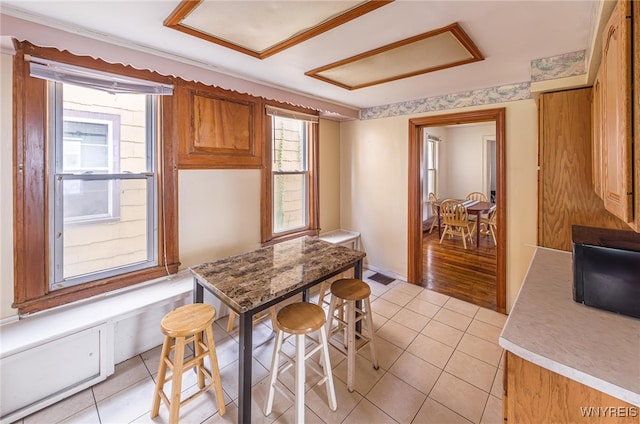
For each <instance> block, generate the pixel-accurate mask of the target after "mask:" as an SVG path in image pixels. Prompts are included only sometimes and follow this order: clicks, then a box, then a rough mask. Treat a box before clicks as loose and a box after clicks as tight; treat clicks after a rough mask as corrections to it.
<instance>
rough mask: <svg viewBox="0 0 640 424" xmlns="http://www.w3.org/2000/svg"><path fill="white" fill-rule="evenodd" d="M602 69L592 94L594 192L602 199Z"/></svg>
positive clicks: (599, 70) (597, 76)
mask: <svg viewBox="0 0 640 424" xmlns="http://www.w3.org/2000/svg"><path fill="white" fill-rule="evenodd" d="M601 80H602V67H600V68H599V69H598V73H597V75H596V79H595V81H594V82H593V89H592V92H591V95H592V101H591V131H592V134H591V151H592V154H593V156H592V159H591V162H592V164H593V166H592V172H593V175H592V176H591V180H592V182H593V191H595V193H596V194H597V195H598V197H600V198H601V199H602V175H603V172H602V166H603V164H602V82H601Z"/></svg>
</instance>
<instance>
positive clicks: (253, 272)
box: [189, 237, 366, 313]
mask: <svg viewBox="0 0 640 424" xmlns="http://www.w3.org/2000/svg"><path fill="white" fill-rule="evenodd" d="M365 256H366V254H365V253H364V252H360V251H356V250H352V249H349V248H347V247H344V246H338V245H335V244H332V243H329V242H326V241H324V240H320V239H318V238H317V237H301V238H297V239H294V240H289V241H285V242H282V243H278V244H275V245H273V246H268V247H263V248H261V249H258V250H255V251H253V252H248V253H243V254H240V255H236V256H230V257H228V258H223V259H218V260H215V261H211V262H206V263H203V264H200V265H197V266H193V267H191V268H189V269H190V270H191V272H192V273H193V275H194V277H195V278H196V279H197V280H198V282H200V283H201V284H202V285H204V286H205V287H206V288H208V289H209V290H210V291H211V292H213V293H214V294H215V295H216V296H217V297H218V298H220V300H222V301H223V302H224V303H225V304H227V305H228V306H229V307H231V309H233V310H235V311H237V312H240V313H242V312H246V311H249V310H252V309H254V308H255V307H257V306H259V305H262V304H264V303H266V302H269V301H270V300H273V299H275V298H278V297H280V296H282V295H285V294H287V293H290V292H292V291H294V290H296V289H297V288H300V287H303V286H305V285H308V284H309V283H312V282H320V281H322V280H323V279H325V278H326V277H328V276H329V275H331V274H332V273H336V272H339V271H341V270H346V269H348V268H350V267H352V266H354V265H355V264H356V262H358V261H359V260H361V259H362V258H364V257H365Z"/></svg>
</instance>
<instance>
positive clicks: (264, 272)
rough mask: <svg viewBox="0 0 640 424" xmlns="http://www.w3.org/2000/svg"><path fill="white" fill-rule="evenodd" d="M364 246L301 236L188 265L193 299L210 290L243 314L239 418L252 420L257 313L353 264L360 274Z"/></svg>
mask: <svg viewBox="0 0 640 424" xmlns="http://www.w3.org/2000/svg"><path fill="white" fill-rule="evenodd" d="M365 256H366V254H365V253H364V252H361V251H356V250H352V249H349V248H347V247H344V246H339V245H335V244H332V243H329V242H327V241H324V240H320V239H318V238H317V237H301V238H297V239H294V240H289V241H285V242H282V243H279V244H275V245H272V246H268V247H263V248H261V249H258V250H255V251H252V252H248V253H243V254H241V255H236V256H231V257H228V258H223V259H218V260H215V261H211V262H206V263H203V264H200V265H197V266H194V267H191V268H190V270H191V272H192V273H193V276H194V302H202V301H203V298H204V290H207V291H209V292H211V293H212V294H213V295H214V296H216V297H217V298H218V299H220V300H221V301H222V302H223V303H224V304H225V305H227V306H229V308H231V309H232V310H234V311H235V312H237V313H238V315H239V317H240V318H239V321H240V324H239V342H240V347H239V375H238V379H239V384H238V422H239V423H249V422H251V363H252V331H253V315H255V314H256V313H258V312H260V311H263V310H265V309H267V308H269V307H270V306H272V305H275V304H277V303H279V302H281V301H283V300H285V299H287V298H289V297H291V296H294V295H296V294H298V293H302V297H303V300H304V301H307V300H308V291H309V289H310V288H311V287H313V286H314V285H316V284H318V283H320V282H322V281H324V280H326V279H328V278H331V277H333V276H335V275H338V274H340V273H341V272H344V271H346V270H348V269H350V268H354V272H355V273H354V275H355V278H362V260H363V259H364V257H365Z"/></svg>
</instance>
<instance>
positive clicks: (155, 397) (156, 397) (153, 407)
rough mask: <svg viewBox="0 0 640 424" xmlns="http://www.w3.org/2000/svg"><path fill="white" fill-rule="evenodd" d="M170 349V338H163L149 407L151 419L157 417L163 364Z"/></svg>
mask: <svg viewBox="0 0 640 424" xmlns="http://www.w3.org/2000/svg"><path fill="white" fill-rule="evenodd" d="M170 349H171V338H169V337H166V336H165V338H164V342H163V343H162V353H161V354H160V364H159V365H158V375H156V389H155V391H154V393H153V403H152V405H151V418H155V417H157V416H158V413H159V412H160V392H161V391H162V388H163V387H164V383H165V378H166V373H167V363H166V362H165V361H166V360H167V359H168V358H169V351H170Z"/></svg>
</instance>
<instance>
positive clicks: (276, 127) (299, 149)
mask: <svg viewBox="0 0 640 424" xmlns="http://www.w3.org/2000/svg"><path fill="white" fill-rule="evenodd" d="M272 119H273V153H272V162H273V163H272V168H271V169H272V170H273V171H306V170H307V159H306V156H307V148H306V143H307V140H306V138H307V131H306V128H307V125H308V124H307V123H306V122H305V121H299V120H297V119H290V118H282V117H279V116H273V117H272Z"/></svg>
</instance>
